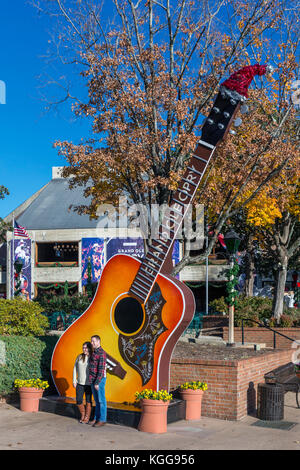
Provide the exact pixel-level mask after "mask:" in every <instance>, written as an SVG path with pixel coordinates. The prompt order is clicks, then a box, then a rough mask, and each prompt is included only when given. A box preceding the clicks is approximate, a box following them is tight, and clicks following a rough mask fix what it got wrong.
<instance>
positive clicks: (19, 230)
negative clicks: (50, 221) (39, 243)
mask: <svg viewBox="0 0 300 470" xmlns="http://www.w3.org/2000/svg"><path fill="white" fill-rule="evenodd" d="M14 236H15V237H23V238H30V237H29V235H28V233H27V231H26V229H25V227H22V226H21V225H19V224H18V223H17V222H15V224H14Z"/></svg>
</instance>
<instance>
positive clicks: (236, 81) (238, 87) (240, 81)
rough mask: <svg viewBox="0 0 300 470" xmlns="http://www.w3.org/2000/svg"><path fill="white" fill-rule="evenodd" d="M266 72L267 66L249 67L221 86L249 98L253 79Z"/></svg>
mask: <svg viewBox="0 0 300 470" xmlns="http://www.w3.org/2000/svg"><path fill="white" fill-rule="evenodd" d="M266 71H267V65H259V64H255V65H248V66H246V67H242V68H241V69H239V70H237V71H236V72H234V73H233V74H232V75H230V77H229V78H228V79H227V80H225V82H223V83H221V85H223V86H225V87H226V88H229V90H234V91H236V92H237V93H239V94H240V95H243V96H245V97H246V98H248V87H249V85H250V83H251V82H252V80H253V77H254V76H255V75H264V74H265V73H266Z"/></svg>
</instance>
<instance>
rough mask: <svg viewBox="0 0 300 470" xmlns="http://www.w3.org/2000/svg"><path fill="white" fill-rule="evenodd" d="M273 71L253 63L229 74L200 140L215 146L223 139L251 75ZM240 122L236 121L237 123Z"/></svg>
mask: <svg viewBox="0 0 300 470" xmlns="http://www.w3.org/2000/svg"><path fill="white" fill-rule="evenodd" d="M273 71H274V69H273V67H272V66H270V65H259V64H255V65H248V66H246V67H242V68H241V69H239V70H237V71H236V72H234V73H233V74H232V75H230V77H229V78H228V79H227V80H225V82H223V83H222V86H221V88H220V92H219V93H218V95H217V98H216V100H215V102H214V105H213V108H212V110H211V111H210V113H209V116H208V117H207V119H206V120H205V123H204V125H203V127H202V136H201V140H203V141H205V142H207V143H209V144H211V145H214V146H216V145H217V144H218V143H219V142H220V141H221V140H222V139H224V138H225V137H226V135H227V134H228V132H229V130H230V126H231V124H232V121H233V119H234V118H235V116H236V114H237V112H238V110H239V108H240V106H241V103H243V102H244V101H245V100H246V98H247V97H248V87H249V85H250V83H251V81H252V80H253V77H254V76H255V75H264V74H265V73H272V72H273ZM243 107H245V105H244V106H243ZM240 121H241V120H240ZM240 123H241V122H240ZM240 123H237V125H239V124H240Z"/></svg>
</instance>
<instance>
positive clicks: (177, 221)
mask: <svg viewBox="0 0 300 470" xmlns="http://www.w3.org/2000/svg"><path fill="white" fill-rule="evenodd" d="M214 150H215V147H214V146H213V145H210V144H208V143H206V142H204V141H202V140H200V142H199V144H198V146H197V148H196V150H195V152H194V154H193V156H192V157H191V158H190V160H189V163H188V166H187V169H186V171H185V173H184V175H183V178H182V179H181V181H180V184H179V186H178V189H177V190H176V192H175V194H174V196H173V198H172V200H171V204H170V207H169V209H168V210H167V211H166V213H165V214H164V217H163V220H162V223H161V225H160V227H159V230H158V238H157V239H154V240H153V241H152V244H151V247H150V248H149V251H148V253H147V255H146V256H145V258H144V259H143V262H142V264H141V266H140V268H139V270H138V272H137V274H136V276H135V279H134V281H133V283H132V285H131V287H130V289H129V292H130V293H131V294H132V295H134V296H135V297H137V298H138V299H139V300H140V301H141V302H142V303H145V302H146V300H147V298H148V296H149V294H150V292H151V289H152V287H153V285H154V283H155V279H156V277H157V275H158V274H159V272H160V270H161V268H162V265H163V263H164V261H165V259H166V257H167V255H168V253H169V250H170V248H171V246H172V245H173V241H174V240H175V238H176V235H177V232H178V230H179V229H180V226H181V224H182V221H183V219H184V217H185V214H186V212H187V211H188V209H189V207H190V205H191V203H192V201H193V199H194V197H195V194H196V191H197V189H198V186H199V183H200V181H201V178H202V176H203V174H204V173H205V170H206V167H207V165H208V163H209V161H210V158H211V156H212V154H213V152H214Z"/></svg>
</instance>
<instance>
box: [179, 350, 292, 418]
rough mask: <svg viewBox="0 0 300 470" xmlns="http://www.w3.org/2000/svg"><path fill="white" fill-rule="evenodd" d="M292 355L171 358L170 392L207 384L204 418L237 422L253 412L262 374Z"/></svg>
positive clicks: (289, 359)
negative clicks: (191, 384)
mask: <svg viewBox="0 0 300 470" xmlns="http://www.w3.org/2000/svg"><path fill="white" fill-rule="evenodd" d="M291 355H292V350H277V351H266V353H265V354H259V355H257V356H256V357H252V358H248V359H242V360H239V361H220V360H204V359H203V360H201V358H199V359H194V358H193V359H179V358H174V359H172V362H171V383H170V389H171V390H175V389H176V388H177V387H178V386H179V385H181V384H182V383H183V382H186V381H190V380H202V381H204V382H206V383H207V384H208V390H207V391H206V392H205V393H204V397H203V403H202V414H203V416H210V417H213V418H219V419H228V420H240V419H242V418H243V417H245V416H246V415H247V414H249V413H251V412H253V411H254V410H255V409H256V402H257V385H258V384H259V383H261V382H264V374H265V373H267V372H269V371H271V370H272V369H275V368H276V367H279V366H281V365H283V364H286V363H288V362H290V361H291Z"/></svg>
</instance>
